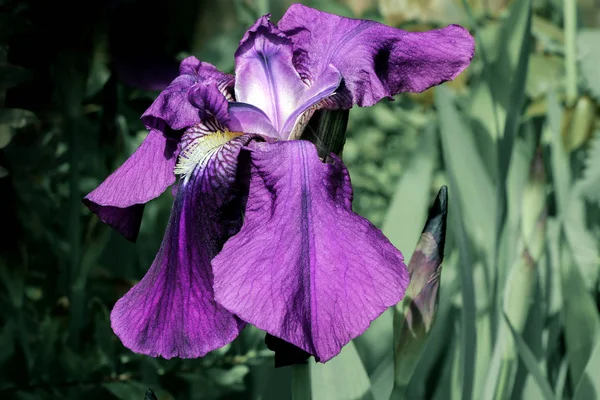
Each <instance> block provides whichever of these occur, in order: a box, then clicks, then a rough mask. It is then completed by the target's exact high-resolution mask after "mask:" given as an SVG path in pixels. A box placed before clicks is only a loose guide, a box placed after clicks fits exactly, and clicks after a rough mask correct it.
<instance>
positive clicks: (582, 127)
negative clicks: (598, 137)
mask: <svg viewBox="0 0 600 400" xmlns="http://www.w3.org/2000/svg"><path fill="white" fill-rule="evenodd" d="M595 119H596V105H595V104H594V102H593V101H592V100H591V99H590V98H589V97H588V96H581V97H580V98H579V99H578V100H577V104H576V105H575V108H572V109H569V110H568V112H566V113H565V116H564V119H563V124H562V126H563V128H562V136H563V141H564V145H565V150H566V151H567V152H568V153H569V152H571V151H573V150H575V149H577V148H579V147H580V146H581V145H582V144H583V143H585V142H586V140H587V139H588V138H589V137H590V136H591V134H592V129H593V128H594V123H595Z"/></svg>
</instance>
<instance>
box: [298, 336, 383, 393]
mask: <svg viewBox="0 0 600 400" xmlns="http://www.w3.org/2000/svg"><path fill="white" fill-rule="evenodd" d="M310 383H311V388H312V389H311V391H312V400H373V394H372V393H371V382H370V380H369V377H368V375H367V372H366V371H365V368H364V367H363V365H362V362H361V360H360V357H359V355H358V353H357V352H356V348H355V347H354V343H353V342H350V343H348V344H347V345H346V346H345V347H344V348H343V349H342V352H341V353H340V354H339V355H337V356H336V357H334V358H332V359H331V360H329V361H328V362H327V363H325V364H320V363H311V364H310ZM300 398H301V397H300Z"/></svg>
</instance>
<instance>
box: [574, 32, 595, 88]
mask: <svg viewBox="0 0 600 400" xmlns="http://www.w3.org/2000/svg"><path fill="white" fill-rule="evenodd" d="M598 43H600V29H582V30H580V31H579V33H578V34H577V56H578V58H579V65H580V70H581V73H582V75H583V77H584V78H585V82H586V83H587V87H588V90H589V91H590V94H591V95H592V96H594V97H595V98H596V100H600V74H599V73H598V65H600V51H598Z"/></svg>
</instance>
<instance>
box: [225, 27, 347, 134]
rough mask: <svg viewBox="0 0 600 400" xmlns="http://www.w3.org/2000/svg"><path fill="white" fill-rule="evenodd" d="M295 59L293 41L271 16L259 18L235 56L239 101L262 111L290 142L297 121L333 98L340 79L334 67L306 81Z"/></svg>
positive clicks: (247, 33) (236, 85)
mask: <svg viewBox="0 0 600 400" xmlns="http://www.w3.org/2000/svg"><path fill="white" fill-rule="evenodd" d="M292 56H293V51H292V42H291V41H290V40H289V39H288V38H287V37H285V35H283V34H281V32H280V31H279V30H278V29H277V28H276V27H275V25H273V24H272V23H271V22H270V21H269V16H264V17H262V18H260V19H259V20H258V21H257V22H256V23H255V24H254V25H253V26H252V27H251V28H250V29H249V30H248V32H246V35H245V36H244V38H243V39H242V41H241V42H240V47H239V48H238V50H237V51H236V53H235V61H236V69H235V72H236V83H235V94H236V100H237V101H239V102H242V103H248V104H251V105H253V106H255V107H257V108H259V109H261V110H262V111H263V112H264V113H265V114H266V115H267V117H268V118H269V120H270V122H271V124H272V125H273V126H274V127H275V130H276V131H277V132H279V137H280V138H283V139H287V137H288V135H289V133H290V132H291V130H292V129H293V123H294V122H295V120H296V118H297V117H298V116H299V115H300V114H301V113H302V112H304V111H306V110H307V109H308V108H309V107H311V106H312V105H313V104H316V103H317V102H319V101H320V100H322V99H323V98H326V97H327V96H330V95H331V94H332V93H333V92H334V91H335V89H336V88H337V87H338V86H339V84H340V80H341V76H340V74H339V72H338V71H337V69H335V68H334V67H333V66H331V67H329V68H327V67H326V68H324V69H323V70H322V71H320V72H321V73H320V74H318V75H316V76H313V77H311V79H310V80H305V81H303V80H302V79H301V78H300V76H299V75H298V72H296V69H295V68H294V65H293V63H292ZM288 121H291V122H288Z"/></svg>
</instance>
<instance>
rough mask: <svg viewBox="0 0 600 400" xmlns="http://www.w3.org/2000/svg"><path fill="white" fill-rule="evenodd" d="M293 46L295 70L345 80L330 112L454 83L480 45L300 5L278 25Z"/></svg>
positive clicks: (449, 33) (460, 34) (449, 31)
mask: <svg viewBox="0 0 600 400" xmlns="http://www.w3.org/2000/svg"><path fill="white" fill-rule="evenodd" d="M278 27H279V29H280V30H281V31H282V32H283V33H285V34H286V35H287V36H288V37H290V38H291V40H292V41H293V44H294V65H295V66H296V69H297V71H298V72H299V73H300V75H301V76H302V77H303V78H308V79H313V78H314V77H316V76H319V75H320V74H322V72H323V71H324V70H325V68H327V66H328V65H329V64H333V65H335V66H336V67H337V68H338V70H339V71H340V72H341V74H342V77H343V79H344V87H342V88H340V90H338V92H337V93H336V96H335V102H333V103H330V104H329V106H331V107H340V108H349V107H351V106H352V105H353V104H358V105H359V106H371V105H373V104H375V103H376V102H378V101H379V100H381V99H382V98H384V97H390V96H393V95H395V94H397V93H400V92H421V91H423V90H425V89H427V88H429V87H431V86H434V85H437V84H440V83H442V82H444V81H447V80H451V79H454V78H455V77H456V76H458V75H459V74H460V73H461V72H462V71H463V70H464V69H465V68H466V67H467V66H468V65H469V63H470V62H471V58H472V57H473V53H474V46H475V42H474V40H473V38H472V37H471V35H470V34H469V32H468V31H467V30H466V29H464V28H462V27H460V26H458V25H450V26H447V27H446V28H443V29H436V30H431V31H427V32H406V31H403V30H401V29H396V28H391V27H388V26H385V25H382V24H380V23H377V22H374V21H367V20H358V19H352V18H344V17H340V16H337V15H333V14H329V13H325V12H322V11H318V10H315V9H312V8H309V7H306V6H303V5H301V4H294V5H292V6H291V7H290V8H289V9H288V11H287V12H286V14H285V15H284V16H283V18H282V19H281V20H280V21H279V23H278Z"/></svg>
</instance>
